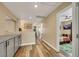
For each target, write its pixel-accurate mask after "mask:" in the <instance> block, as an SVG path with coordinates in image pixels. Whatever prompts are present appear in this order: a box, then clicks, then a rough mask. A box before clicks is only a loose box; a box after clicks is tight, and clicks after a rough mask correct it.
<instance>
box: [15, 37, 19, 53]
mask: <svg viewBox="0 0 79 59" xmlns="http://www.w3.org/2000/svg"><path fill="white" fill-rule="evenodd" d="M18 48H19V40H18V37H15V52H16V51H17V50H18Z"/></svg>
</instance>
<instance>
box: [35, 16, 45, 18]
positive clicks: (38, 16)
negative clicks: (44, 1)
mask: <svg viewBox="0 0 79 59" xmlns="http://www.w3.org/2000/svg"><path fill="white" fill-rule="evenodd" d="M36 18H46V17H45V16H36Z"/></svg>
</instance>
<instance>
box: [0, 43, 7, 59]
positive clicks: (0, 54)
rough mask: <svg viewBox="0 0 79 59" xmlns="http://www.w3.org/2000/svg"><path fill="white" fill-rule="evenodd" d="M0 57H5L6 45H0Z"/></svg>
mask: <svg viewBox="0 0 79 59" xmlns="http://www.w3.org/2000/svg"><path fill="white" fill-rule="evenodd" d="M0 57H6V43H5V42H3V43H0Z"/></svg>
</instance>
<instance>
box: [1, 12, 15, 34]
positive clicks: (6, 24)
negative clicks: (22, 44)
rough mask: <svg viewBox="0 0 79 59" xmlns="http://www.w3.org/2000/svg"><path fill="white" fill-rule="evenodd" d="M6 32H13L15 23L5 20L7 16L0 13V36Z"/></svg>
mask: <svg viewBox="0 0 79 59" xmlns="http://www.w3.org/2000/svg"><path fill="white" fill-rule="evenodd" d="M7 32H11V33H13V32H15V22H13V21H12V20H8V19H7V15H5V14H4V13H2V12H1V11H0V35H4V34H7Z"/></svg>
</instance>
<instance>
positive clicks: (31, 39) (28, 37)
mask: <svg viewBox="0 0 79 59" xmlns="http://www.w3.org/2000/svg"><path fill="white" fill-rule="evenodd" d="M24 23H30V22H28V21H26V20H20V27H21V28H22V32H21V33H22V44H21V45H22V46H24V45H32V44H35V32H34V31H33V29H24Z"/></svg>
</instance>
